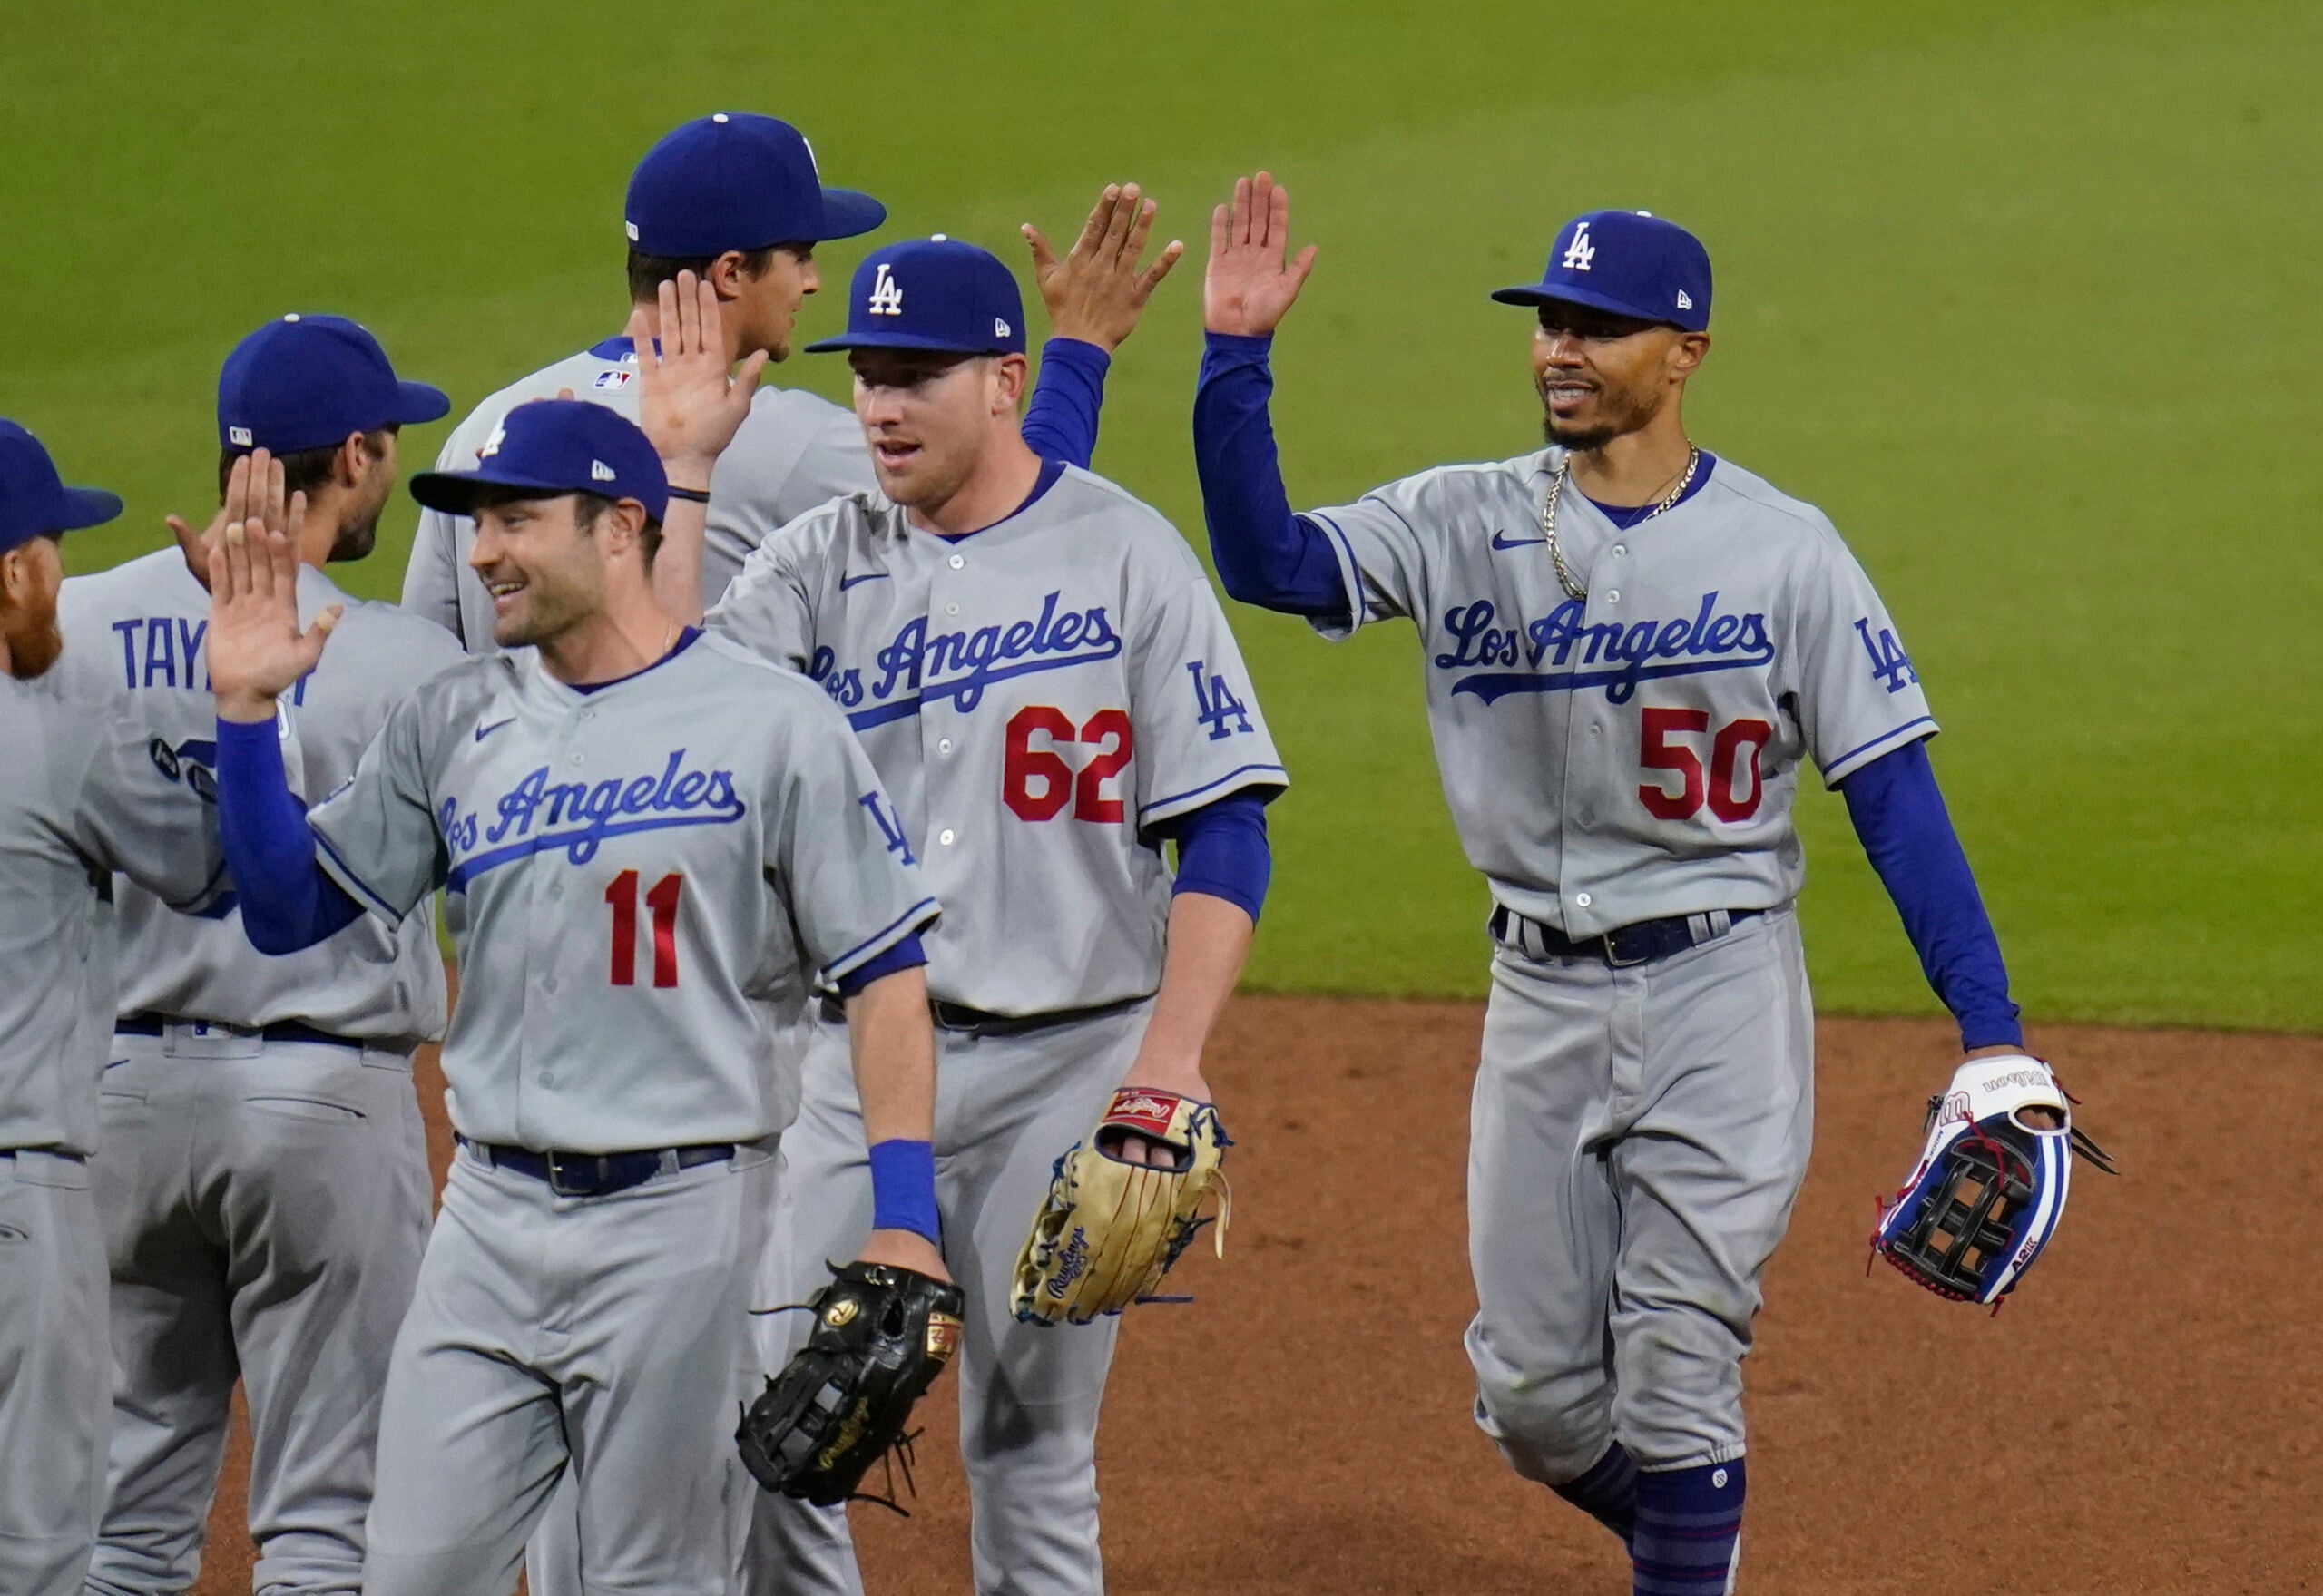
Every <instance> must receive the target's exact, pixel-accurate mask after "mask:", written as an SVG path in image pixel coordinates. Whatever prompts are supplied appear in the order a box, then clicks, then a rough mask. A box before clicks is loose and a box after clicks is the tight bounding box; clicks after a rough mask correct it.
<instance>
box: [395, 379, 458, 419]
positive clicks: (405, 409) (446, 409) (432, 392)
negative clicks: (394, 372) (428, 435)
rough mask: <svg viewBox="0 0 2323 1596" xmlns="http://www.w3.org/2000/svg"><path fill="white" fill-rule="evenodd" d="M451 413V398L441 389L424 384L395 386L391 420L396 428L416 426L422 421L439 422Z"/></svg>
mask: <svg viewBox="0 0 2323 1596" xmlns="http://www.w3.org/2000/svg"><path fill="white" fill-rule="evenodd" d="M451 413H452V400H451V397H450V396H449V395H447V394H446V393H445V392H444V390H443V389H442V388H439V387H434V386H432V385H430V384H427V383H424V382H399V383H397V384H396V413H395V416H394V418H393V419H394V422H395V425H397V426H418V425H419V424H420V423H421V422H423V421H441V420H443V419H444V417H445V416H449V415H450V414H451Z"/></svg>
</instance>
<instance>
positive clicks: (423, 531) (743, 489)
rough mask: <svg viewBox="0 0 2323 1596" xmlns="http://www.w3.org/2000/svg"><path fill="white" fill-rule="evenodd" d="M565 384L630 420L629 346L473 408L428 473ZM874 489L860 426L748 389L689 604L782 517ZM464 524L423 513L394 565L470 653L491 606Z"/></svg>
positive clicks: (773, 392) (461, 460)
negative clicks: (472, 564)
mask: <svg viewBox="0 0 2323 1596" xmlns="http://www.w3.org/2000/svg"><path fill="white" fill-rule="evenodd" d="M565 388H570V389H572V390H573V395H574V396H575V397H579V398H583V399H592V400H594V401H595V402H597V403H598V404H601V405H603V406H606V407H607V408H609V409H613V410H618V411H620V412H621V413H622V415H623V416H628V417H629V418H630V419H631V420H632V421H634V420H636V419H637V357H636V355H635V354H634V353H633V352H632V349H631V347H630V341H629V339H627V338H608V339H606V340H605V341H604V342H603V343H602V344H599V345H597V346H596V347H595V348H591V349H588V350H585V351H584V352H583V353H581V354H578V355H574V356H571V357H568V358H566V359H563V360H560V361H558V362H557V363H556V364H555V365H554V366H551V367H546V368H545V369H544V370H540V371H536V372H534V373H533V375H532V376H530V377H524V379H522V380H521V381H518V382H515V383H512V384H510V385H509V386H508V387H505V388H503V389H501V390H500V391H499V392H498V393H496V394H495V395H493V396H492V397H490V398H488V399H486V400H485V402H484V403H483V404H481V405H478V406H476V407H475V410H474V411H473V412H472V413H471V414H470V415H469V416H468V418H467V419H466V421H463V422H461V423H460V425H459V426H458V428H457V429H456V431H454V432H453V434H452V436H450V437H449V438H446V440H445V442H444V449H443V453H442V454H441V455H438V456H437V458H436V469H437V470H438V471H467V470H471V469H473V468H474V467H475V463H476V451H477V450H479V449H481V448H483V447H484V445H485V440H486V439H487V438H489V437H490V436H492V429H493V428H494V427H495V426H499V425H500V418H501V417H502V416H505V415H507V414H508V412H509V411H511V410H513V409H515V407H516V406H518V405H521V404H524V402H525V401H526V400H528V399H553V398H554V397H556V396H557V394H558V393H559V392H560V391H561V390H563V389H565ZM858 491H870V492H876V491H877V490H876V488H875V487H874V484H873V480H872V475H871V462H870V458H869V456H868V455H867V454H866V453H865V452H864V448H863V429H862V428H861V427H860V426H858V425H857V423H856V420H855V416H853V414H852V413H850V412H848V411H846V410H842V409H840V408H839V407H838V406H837V405H834V404H832V403H831V402H830V401H829V400H828V399H824V398H821V397H818V396H816V395H814V394H809V393H805V392H802V391H800V390H799V389H795V388H778V387H760V389H759V391H758V393H757V395H756V396H755V397H753V398H752V399H751V401H750V415H749V416H747V417H746V418H745V419H744V420H743V422H742V426H741V429H740V431H738V432H737V433H735V435H734V441H733V442H732V443H731V444H730V445H728V446H727V448H726V452H725V453H724V454H723V455H720V456H719V459H718V466H717V469H716V471H715V472H713V473H712V474H711V479H710V529H709V533H708V534H707V536H706V537H705V538H704V539H703V542H702V550H701V602H702V603H703V604H704V605H709V604H712V603H715V602H717V601H718V595H719V594H720V593H722V592H725V591H726V584H727V583H730V582H731V581H733V579H734V575H735V573H737V572H739V571H740V569H741V568H742V562H743V560H744V559H746V558H747V557H748V556H749V554H750V551H751V550H752V549H755V548H757V547H758V546H759V544H760V543H761V542H763V541H764V539H765V537H766V535H767V534H769V533H770V532H772V531H773V530H774V529H775V528H776V527H778V526H780V525H781V524H783V523H784V522H786V521H789V520H792V519H794V518H795V517H797V516H799V515H803V514H806V513H807V512H808V511H809V510H811V509H813V508H814V507H815V506H816V505H818V504H823V503H825V502H826V501H828V500H830V499H834V498H837V497H838V495H839V494H849V493H856V492H858ZM474 543H475V522H473V521H471V520H470V519H468V517H466V516H465V515H446V514H444V513H443V512H442V511H440V510H423V511H421V512H420V514H419V533H418V535H417V537H416V538H414V539H413V541H412V545H411V563H410V564H409V565H408V566H407V567H406V568H405V571H404V579H403V605H404V608H405V609H407V610H409V611H411V612H413V613H414V614H417V615H425V616H426V617H427V618H428V619H429V620H430V621H434V622H439V623H440V624H442V625H444V626H446V627H448V628H450V629H451V632H452V633H453V635H454V636H456V637H457V638H458V639H459V640H460V641H461V642H462V643H463V644H464V645H466V648H467V651H469V652H470V653H472V654H486V653H490V652H492V651H493V650H494V648H495V646H496V645H495V644H494V642H493V641H492V599H491V596H490V595H489V594H487V593H486V592H485V591H484V583H482V582H481V581H480V580H479V579H478V578H477V576H476V574H475V572H473V571H470V570H469V569H468V566H467V559H468V549H469V548H470V546H471V545H473V544H474Z"/></svg>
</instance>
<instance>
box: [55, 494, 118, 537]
mask: <svg viewBox="0 0 2323 1596" xmlns="http://www.w3.org/2000/svg"><path fill="white" fill-rule="evenodd" d="M120 514H121V495H120V494H110V493H107V492H106V491H105V490H104V489H103V488H101V487H68V488H66V489H65V490H64V525H62V526H59V527H56V528H54V530H55V531H58V532H78V531H80V530H81V529H82V528H83V527H84V526H103V524H105V523H106V522H108V521H111V520H113V519H114V518H115V517H117V516H118V515H120Z"/></svg>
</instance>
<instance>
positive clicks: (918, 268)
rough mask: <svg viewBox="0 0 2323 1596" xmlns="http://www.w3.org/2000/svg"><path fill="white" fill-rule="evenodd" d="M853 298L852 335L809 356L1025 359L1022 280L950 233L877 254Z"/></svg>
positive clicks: (822, 343) (828, 341)
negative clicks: (839, 352)
mask: <svg viewBox="0 0 2323 1596" xmlns="http://www.w3.org/2000/svg"><path fill="white" fill-rule="evenodd" d="M847 295H848V298H847V331H845V332H844V333H842V334H840V335H839V336H838V338H823V339H821V340H819V341H818V342H816V343H811V344H809V345H808V346H807V352H808V353H809V354H812V355H819V354H822V353H825V352H826V351H828V350H832V349H935V350H938V351H941V352H944V353H946V354H954V355H1021V354H1023V353H1024V296H1023V295H1021V294H1019V293H1018V292H1017V291H1016V276H1015V274H1014V272H1012V271H1010V270H1009V269H1008V268H1007V267H1006V266H1005V265H1003V264H1002V263H1001V259H1000V257H999V256H997V255H995V254H994V253H993V252H992V251H991V250H980V249H978V248H976V246H975V245H974V244H969V243H963V242H962V241H961V240H957V239H948V238H946V237H945V236H944V235H943V234H942V233H937V234H936V236H935V237H934V238H929V239H907V240H904V241H903V242H902V243H900V244H889V245H887V247H886V248H885V249H882V250H873V251H872V252H871V253H870V254H869V255H867V256H866V257H865V258H864V261H863V264H862V265H860V266H858V267H857V268H856V269H855V281H854V282H853V284H851V285H850V286H849V287H848V290H847Z"/></svg>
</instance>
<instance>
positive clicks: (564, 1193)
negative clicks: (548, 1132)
mask: <svg viewBox="0 0 2323 1596" xmlns="http://www.w3.org/2000/svg"><path fill="white" fill-rule="evenodd" d="M541 1156H542V1157H543V1159H544V1160H546V1161H547V1164H548V1189H549V1190H551V1191H554V1192H555V1193H556V1194H557V1195H558V1196H559V1197H591V1196H594V1195H595V1193H596V1190H597V1189H598V1188H599V1187H601V1186H603V1184H604V1183H605V1160H604V1159H603V1157H601V1156H599V1155H597V1154H595V1153H582V1154H580V1155H578V1157H577V1158H575V1159H574V1160H573V1161H572V1162H570V1163H568V1162H567V1160H566V1158H565V1155H564V1154H562V1153H558V1152H555V1151H550V1152H546V1153H544V1154H542V1155H541ZM574 1164H580V1165H584V1166H586V1167H587V1168H589V1169H590V1170H591V1171H592V1174H593V1179H592V1180H589V1181H588V1183H586V1184H585V1185H580V1186H573V1185H567V1184H566V1183H565V1179H564V1172H565V1170H567V1169H570V1168H572V1167H573V1165H574Z"/></svg>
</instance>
